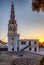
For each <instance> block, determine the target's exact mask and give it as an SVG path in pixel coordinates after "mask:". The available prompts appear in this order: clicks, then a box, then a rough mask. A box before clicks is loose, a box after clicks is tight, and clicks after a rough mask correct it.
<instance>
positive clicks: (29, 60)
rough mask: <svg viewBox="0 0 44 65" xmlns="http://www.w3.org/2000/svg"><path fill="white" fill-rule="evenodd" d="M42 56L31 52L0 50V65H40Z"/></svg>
mask: <svg viewBox="0 0 44 65" xmlns="http://www.w3.org/2000/svg"><path fill="white" fill-rule="evenodd" d="M42 57H43V56H42V55H38V54H34V53H30V52H0V65H39V61H40V60H41V58H42Z"/></svg>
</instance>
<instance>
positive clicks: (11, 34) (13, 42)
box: [8, 2, 19, 51]
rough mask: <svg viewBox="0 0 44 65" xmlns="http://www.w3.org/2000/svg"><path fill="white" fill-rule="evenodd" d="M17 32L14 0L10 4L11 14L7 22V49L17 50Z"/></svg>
mask: <svg viewBox="0 0 44 65" xmlns="http://www.w3.org/2000/svg"><path fill="white" fill-rule="evenodd" d="M18 40H19V34H17V22H16V20H15V11H14V2H12V5H11V15H10V20H9V24H8V51H17V45H18Z"/></svg>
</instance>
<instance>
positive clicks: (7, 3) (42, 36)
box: [0, 0, 44, 42]
mask: <svg viewBox="0 0 44 65" xmlns="http://www.w3.org/2000/svg"><path fill="white" fill-rule="evenodd" d="M11 2H12V0H0V40H3V41H5V42H7V41H8V40H7V34H8V23H9V20H10V14H11V13H10V11H11ZM31 3H32V1H31V0H14V6H15V7H14V8H15V15H16V21H17V24H18V33H20V38H22V39H39V40H40V41H41V42H42V41H44V12H41V11H40V12H39V13H38V12H33V11H32V5H31Z"/></svg>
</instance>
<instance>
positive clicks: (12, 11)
mask: <svg viewBox="0 0 44 65" xmlns="http://www.w3.org/2000/svg"><path fill="white" fill-rule="evenodd" d="M14 12H15V11H14V0H12V5H11V15H10V19H11V20H15V13H14Z"/></svg>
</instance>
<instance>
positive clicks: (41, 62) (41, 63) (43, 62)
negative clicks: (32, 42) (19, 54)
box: [39, 57, 44, 65]
mask: <svg viewBox="0 0 44 65" xmlns="http://www.w3.org/2000/svg"><path fill="white" fill-rule="evenodd" d="M39 65H44V57H43V58H42V59H41V60H40V64H39Z"/></svg>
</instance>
